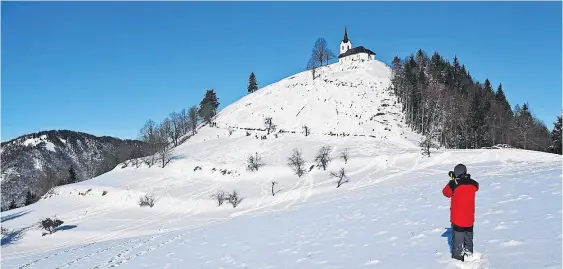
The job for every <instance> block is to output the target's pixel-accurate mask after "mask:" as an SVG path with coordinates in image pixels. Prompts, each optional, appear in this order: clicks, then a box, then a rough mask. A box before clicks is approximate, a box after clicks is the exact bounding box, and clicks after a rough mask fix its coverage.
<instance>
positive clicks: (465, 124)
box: [391, 50, 561, 154]
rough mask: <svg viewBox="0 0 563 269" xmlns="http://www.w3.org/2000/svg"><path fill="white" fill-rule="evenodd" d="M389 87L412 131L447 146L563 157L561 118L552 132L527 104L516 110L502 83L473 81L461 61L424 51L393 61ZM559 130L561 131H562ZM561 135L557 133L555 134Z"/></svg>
mask: <svg viewBox="0 0 563 269" xmlns="http://www.w3.org/2000/svg"><path fill="white" fill-rule="evenodd" d="M391 68H392V73H393V76H392V81H391V87H392V90H393V92H394V94H395V95H396V96H397V97H398V98H399V100H400V103H401V104H402V110H403V112H404V113H405V116H406V123H407V124H408V126H410V127H411V128H412V129H413V130H414V131H416V132H418V133H420V134H422V135H424V136H425V137H428V138H432V139H434V140H436V141H438V143H439V145H440V146H442V147H446V148H482V147H490V146H493V145H497V144H508V145H511V146H513V147H517V148H522V149H529V150H537V151H546V152H553V153H558V154H561V117H558V119H557V121H556V122H555V123H554V125H555V128H554V129H553V131H551V133H550V131H549V129H548V128H547V126H546V125H545V124H544V123H543V122H542V121H541V120H539V119H538V118H536V117H535V116H534V115H533V113H532V111H531V109H530V106H529V104H527V103H524V104H522V105H520V104H517V105H516V106H515V107H514V109H512V107H511V105H510V103H509V102H508V100H507V98H506V96H505V94H504V89H503V87H502V84H499V85H498V86H497V87H496V90H494V89H493V85H492V84H491V82H490V81H489V79H486V80H485V81H484V82H483V83H481V82H479V81H477V80H475V79H474V78H473V77H472V76H471V74H470V73H469V71H468V70H467V69H466V67H465V65H462V64H461V63H460V62H459V60H458V58H457V57H454V59H453V62H452V63H450V62H449V61H448V60H446V59H444V58H443V57H442V56H441V55H440V54H439V53H434V54H433V55H432V57H430V58H429V57H428V56H427V55H426V53H425V52H424V51H422V50H418V52H417V53H416V54H415V55H413V54H411V55H410V56H408V57H405V58H403V59H401V58H400V57H398V56H396V57H394V59H393V63H392V67H391ZM558 126H559V127H558ZM557 132H559V135H557Z"/></svg>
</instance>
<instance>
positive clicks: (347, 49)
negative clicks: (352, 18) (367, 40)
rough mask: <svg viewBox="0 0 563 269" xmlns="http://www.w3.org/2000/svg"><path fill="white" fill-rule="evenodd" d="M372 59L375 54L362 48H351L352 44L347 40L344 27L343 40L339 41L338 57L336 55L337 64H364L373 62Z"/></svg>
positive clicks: (346, 32) (346, 31)
mask: <svg viewBox="0 0 563 269" xmlns="http://www.w3.org/2000/svg"><path fill="white" fill-rule="evenodd" d="M374 58H375V52H373V51H371V50H369V49H366V48H364V46H359V47H355V48H352V42H351V41H350V39H348V30H347V29H346V27H344V39H342V41H340V55H338V62H339V63H352V62H356V61H358V62H364V61H369V60H373V59H374Z"/></svg>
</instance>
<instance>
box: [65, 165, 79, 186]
mask: <svg viewBox="0 0 563 269" xmlns="http://www.w3.org/2000/svg"><path fill="white" fill-rule="evenodd" d="M68 173H69V178H68V181H67V182H68V184H72V183H76V182H78V178H77V177H76V172H75V171H74V167H71V168H70V169H69V170H68Z"/></svg>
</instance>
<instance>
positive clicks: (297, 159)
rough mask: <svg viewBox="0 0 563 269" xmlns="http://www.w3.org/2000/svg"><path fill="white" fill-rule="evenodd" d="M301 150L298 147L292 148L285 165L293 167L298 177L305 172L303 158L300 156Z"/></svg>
mask: <svg viewBox="0 0 563 269" xmlns="http://www.w3.org/2000/svg"><path fill="white" fill-rule="evenodd" d="M301 155H302V154H301V151H300V150H299V149H293V154H292V155H291V157H289V158H287V165H289V167H291V168H292V169H293V171H294V172H295V174H296V175H297V176H298V177H301V176H303V174H305V169H304V168H305V160H303V157H302V156H301Z"/></svg>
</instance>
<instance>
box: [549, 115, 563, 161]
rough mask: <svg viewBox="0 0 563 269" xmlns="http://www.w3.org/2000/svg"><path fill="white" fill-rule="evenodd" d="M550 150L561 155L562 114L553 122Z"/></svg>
mask: <svg viewBox="0 0 563 269" xmlns="http://www.w3.org/2000/svg"><path fill="white" fill-rule="evenodd" d="M550 150H551V152H552V153H555V154H559V155H561V151H562V149H561V116H557V120H556V121H555V122H554V123H553V130H552V131H551V146H550Z"/></svg>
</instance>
